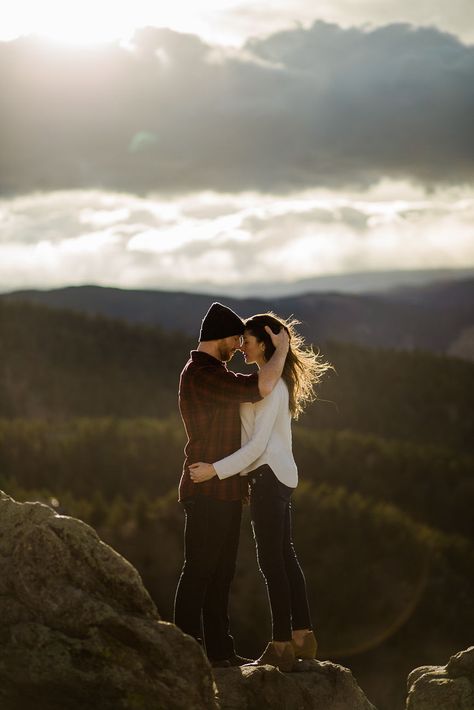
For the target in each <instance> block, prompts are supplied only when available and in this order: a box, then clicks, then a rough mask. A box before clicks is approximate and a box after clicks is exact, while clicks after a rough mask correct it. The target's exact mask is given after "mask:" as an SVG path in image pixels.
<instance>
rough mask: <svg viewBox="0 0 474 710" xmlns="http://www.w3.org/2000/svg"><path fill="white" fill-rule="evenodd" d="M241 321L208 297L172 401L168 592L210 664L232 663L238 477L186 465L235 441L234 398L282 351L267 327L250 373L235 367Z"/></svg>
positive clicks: (241, 482) (252, 386) (266, 373)
mask: <svg viewBox="0 0 474 710" xmlns="http://www.w3.org/2000/svg"><path fill="white" fill-rule="evenodd" d="M244 329H245V326H244V323H243V321H242V320H241V319H240V318H239V316H238V315H237V314H236V313H234V311H232V310H231V309H230V308H227V307H226V306H223V305H222V304H220V303H213V304H212V306H211V307H210V308H209V310H208V312H207V313H206V315H205V316H204V319H203V321H202V324H201V332H200V336H199V345H198V348H197V350H193V351H192V352H191V355H190V359H189V360H188V362H187V363H186V365H185V367H184V369H183V371H182V373H181V378H180V385H179V406H180V412H181V417H182V419H183V423H184V426H185V429H186V433H187V436H188V441H187V444H186V447H185V449H184V453H185V461H184V467H183V474H182V476H181V481H180V485H179V500H180V501H181V502H182V503H183V506H184V510H185V532H184V565H183V569H182V573H181V577H180V580H179V582H178V588H177V590H176V598H175V623H176V625H177V626H179V627H180V628H181V629H182V630H183V631H184V632H185V633H187V634H190V635H191V636H194V638H195V639H197V640H198V641H199V642H200V643H201V644H203V646H205V649H206V652H207V656H208V658H209V660H210V662H211V664H212V665H213V666H215V667H226V666H237V665H241V664H243V663H247V662H248V660H249V659H246V658H242V657H240V656H238V655H236V652H235V647H234V640H233V638H232V636H231V635H230V632H229V617H228V601H229V591H230V584H231V582H232V579H233V576H234V571H235V562H236V557H237V548H238V544H239V534H240V521H241V515H242V499H243V498H245V497H246V496H247V481H246V478H245V477H240V476H232V477H230V478H226V479H224V480H222V481H221V480H220V479H219V478H218V477H217V476H214V477H213V478H212V479H211V480H209V481H206V482H205V483H201V484H199V485H196V484H194V483H193V482H192V481H191V478H190V475H189V465H190V464H192V463H195V462H197V461H210V462H213V461H217V460H218V459H221V458H223V457H224V456H227V455H228V454H231V453H233V452H234V451H236V450H237V449H239V448H240V446H241V435H240V415H239V405H240V403H241V402H257V401H258V400H260V399H261V398H262V397H265V396H266V395H268V394H270V392H271V391H272V389H273V387H274V386H275V384H276V383H277V382H278V380H279V378H280V376H281V373H282V370H283V365H284V362H285V358H286V355H287V352H288V336H287V334H286V332H285V330H284V329H282V330H281V332H280V333H278V334H277V335H275V334H274V333H273V332H272V331H271V330H270V329H268V333H269V335H270V337H271V338H272V341H273V344H274V345H275V348H276V350H275V353H274V354H273V356H272V358H271V359H270V360H269V361H268V362H267V363H266V364H265V365H264V366H262V367H261V368H260V370H259V372H258V373H255V374H252V375H242V374H235V373H233V372H231V371H230V370H228V369H227V366H226V364H225V363H226V362H228V361H229V360H230V359H231V358H232V357H233V355H234V353H235V352H236V350H239V349H240V345H241V337H242V333H243V332H244Z"/></svg>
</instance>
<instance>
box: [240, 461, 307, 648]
mask: <svg viewBox="0 0 474 710" xmlns="http://www.w3.org/2000/svg"><path fill="white" fill-rule="evenodd" d="M249 481H250V514H251V517H252V527H253V533H254V537H255V543H256V546H257V558H258V564H259V567H260V571H261V572H262V574H263V576H264V578H265V581H266V583H267V591H268V598H269V601H270V607H271V611H272V629H273V640H274V641H289V640H291V632H292V630H296V629H310V628H311V618H310V612H309V607H308V599H307V596H306V582H305V578H304V575H303V572H302V570H301V567H300V565H299V562H298V558H297V557H296V552H295V548H294V547H293V540H292V536H291V502H290V497H291V493H292V491H293V489H292V488H289V487H288V486H285V485H284V484H283V483H281V482H280V481H279V480H278V479H277V477H276V476H275V474H274V473H273V471H272V469H271V468H270V466H268V465H266V464H265V465H263V466H260V467H259V468H257V469H255V470H254V471H251V472H250V473H249Z"/></svg>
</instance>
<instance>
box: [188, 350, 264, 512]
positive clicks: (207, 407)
mask: <svg viewBox="0 0 474 710" xmlns="http://www.w3.org/2000/svg"><path fill="white" fill-rule="evenodd" d="M261 398H262V397H261V395H260V392H259V389H258V375H257V374H253V375H241V374H235V373H234V372H230V370H228V369H227V366H226V365H225V363H223V362H221V361H220V360H217V359H216V358H215V357H212V355H208V354H207V353H205V352H202V351H200V350H192V351H191V357H190V359H189V360H188V362H187V363H186V365H185V366H184V369H183V371H182V373H181V378H180V381H179V409H180V412H181V417H182V419H183V423H184V427H185V429H186V433H187V435H188V442H187V444H186V446H185V448H184V454H185V457H186V458H185V461H184V467H183V475H182V476H181V481H180V483H179V499H180V500H185V499H186V498H190V497H192V496H195V495H196V493H197V492H198V491H197V489H198V488H199V493H200V494H204V495H208V496H211V497H212V498H217V499H218V500H239V499H241V498H243V497H244V496H245V495H246V494H247V479H246V478H244V477H242V476H230V477H229V478H226V479H224V480H222V481H221V480H220V479H219V478H218V477H217V476H214V478H211V479H210V480H209V481H205V482H204V483H193V482H192V481H191V478H190V476H189V469H188V466H189V464H192V463H197V462H198V461H204V462H206V463H214V461H219V459H222V458H224V456H228V455H229V454H233V453H234V451H237V449H240V446H241V435H240V413H239V405H240V403H241V402H258V400H260V399H261Z"/></svg>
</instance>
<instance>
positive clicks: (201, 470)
mask: <svg viewBox="0 0 474 710" xmlns="http://www.w3.org/2000/svg"><path fill="white" fill-rule="evenodd" d="M189 475H190V476H191V480H192V482H193V483H204V481H209V480H210V479H211V478H214V476H217V473H216V469H215V468H214V466H213V465H212V463H203V462H202V461H199V463H192V464H191V465H190V467H189Z"/></svg>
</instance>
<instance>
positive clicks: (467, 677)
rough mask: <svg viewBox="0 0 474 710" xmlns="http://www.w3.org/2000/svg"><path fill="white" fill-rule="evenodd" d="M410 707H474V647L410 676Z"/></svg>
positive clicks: (454, 709)
mask: <svg viewBox="0 0 474 710" xmlns="http://www.w3.org/2000/svg"><path fill="white" fill-rule="evenodd" d="M407 710H474V646H471V647H470V648H468V649H466V650H465V651H461V652H460V653H457V654H456V655H455V656H452V657H451V658H450V660H449V662H448V663H447V664H446V665H445V666H422V667H421V668H415V670H413V671H412V672H411V673H410V675H409V676H408V698H407Z"/></svg>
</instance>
